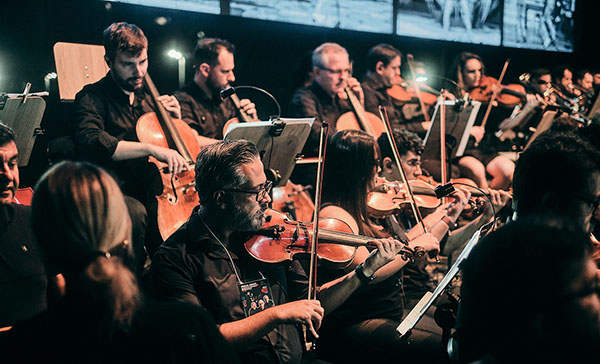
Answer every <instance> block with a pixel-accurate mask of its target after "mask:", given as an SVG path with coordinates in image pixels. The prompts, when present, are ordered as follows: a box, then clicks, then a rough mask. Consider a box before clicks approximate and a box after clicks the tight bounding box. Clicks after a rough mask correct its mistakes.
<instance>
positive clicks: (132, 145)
mask: <svg viewBox="0 0 600 364" xmlns="http://www.w3.org/2000/svg"><path fill="white" fill-rule="evenodd" d="M150 154H151V153H150V146H149V145H148V144H145V143H139V142H130V141H126V140H121V141H119V143H118V144H117V148H116V149H115V152H114V153H113V155H112V159H113V160H115V161H122V160H127V159H134V158H141V157H147V156H149V155H150Z"/></svg>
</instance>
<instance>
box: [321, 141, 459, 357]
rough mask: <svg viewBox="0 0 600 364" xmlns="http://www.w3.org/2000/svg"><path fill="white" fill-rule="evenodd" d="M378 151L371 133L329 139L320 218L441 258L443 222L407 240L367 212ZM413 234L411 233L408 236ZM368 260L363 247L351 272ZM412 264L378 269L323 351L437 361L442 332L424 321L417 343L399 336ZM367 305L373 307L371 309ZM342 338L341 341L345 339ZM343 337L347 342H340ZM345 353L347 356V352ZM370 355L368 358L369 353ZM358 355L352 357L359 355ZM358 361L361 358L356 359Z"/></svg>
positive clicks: (336, 322)
mask: <svg viewBox="0 0 600 364" xmlns="http://www.w3.org/2000/svg"><path fill="white" fill-rule="evenodd" d="M379 158H380V153H379V147H378V145H377V143H376V142H375V140H374V139H373V138H372V137H371V136H370V135H368V134H366V133H364V132H362V131H357V130H344V131H340V132H338V133H336V134H335V135H334V136H333V137H332V138H331V140H330V143H329V145H328V149H327V156H326V161H325V170H324V180H323V203H324V204H323V205H322V210H321V217H329V218H338V219H340V220H342V221H344V222H346V223H347V224H348V225H349V226H351V227H352V229H353V230H354V231H355V232H357V233H360V234H361V235H367V236H378V237H385V236H394V235H398V236H399V237H400V238H401V239H404V240H408V246H409V247H411V248H413V249H415V248H416V247H417V246H420V247H422V248H423V249H424V250H425V251H431V252H435V253H437V252H438V250H439V240H440V239H441V237H443V236H444V234H446V232H447V231H448V226H447V225H446V224H445V223H444V222H439V223H438V224H436V225H435V226H433V227H432V228H431V233H426V234H421V235H420V236H415V237H413V238H412V239H408V238H407V237H406V235H405V234H404V232H403V231H402V230H401V229H397V228H396V227H394V226H385V227H384V226H381V225H378V224H377V223H376V222H374V221H373V220H371V219H370V218H369V216H368V213H367V194H368V192H370V191H371V190H372V189H373V188H374V183H375V177H376V176H377V172H378V169H379V164H380V162H379ZM465 203H466V196H465V195H464V194H461V195H460V196H459V197H458V202H457V203H455V204H454V206H453V207H452V208H450V209H449V210H448V218H447V219H448V220H451V221H452V222H454V221H455V220H456V218H457V217H458V214H460V212H461V211H462V208H463V207H464V205H465ZM410 235H412V234H411V233H409V236H410ZM368 255H369V251H368V250H367V249H366V248H364V247H361V248H358V251H357V252H356V256H355V259H354V261H353V262H352V263H351V264H350V266H349V267H347V268H346V270H349V269H352V268H354V267H356V266H357V265H359V264H361V262H362V261H363V260H364V259H365V258H366V257H367V256H368ZM421 259H423V258H422V257H421ZM407 264H409V262H408V261H407V260H405V259H403V258H402V257H400V256H398V257H397V258H396V259H395V260H394V261H393V262H391V263H389V264H387V265H386V266H385V267H384V268H382V269H380V270H378V271H377V272H376V273H375V277H374V278H373V283H372V284H369V285H368V286H365V287H362V288H361V289H359V290H358V291H357V292H356V293H355V294H354V295H353V296H352V297H350V299H349V300H348V301H347V302H346V303H345V304H344V305H342V306H341V307H340V308H339V309H338V310H337V311H336V312H335V313H333V314H332V315H330V316H329V318H328V319H327V320H326V321H324V328H323V331H322V333H321V340H322V347H323V348H324V349H325V351H326V353H325V354H328V353H329V351H331V352H333V353H335V355H339V352H340V350H336V349H339V347H338V345H342V346H344V350H346V349H347V344H346V343H347V341H346V340H350V341H351V342H356V341H358V342H361V343H365V344H367V346H368V348H367V347H365V348H362V347H361V348H360V349H361V350H362V349H364V350H365V351H364V353H365V354H366V355H369V356H370V357H371V360H375V361H376V359H374V358H373V357H372V355H377V353H379V352H380V350H386V351H392V352H395V353H398V354H400V353H401V355H402V356H403V359H404V358H407V357H410V358H413V359H414V358H416V357H420V358H421V359H423V358H427V357H430V358H433V357H434V356H435V355H439V352H438V350H439V347H438V346H439V343H440V336H439V332H440V330H439V328H436V327H435V324H434V323H433V322H432V321H431V320H427V319H424V320H423V321H422V325H424V326H422V327H419V326H418V327H417V329H415V330H414V331H413V334H412V336H411V338H412V340H413V343H412V344H410V345H407V342H406V341H404V340H400V339H399V338H398V336H397V334H396V332H395V328H396V326H397V325H398V324H399V323H400V320H401V319H402V316H403V314H404V311H403V308H407V309H409V308H411V307H407V306H406V305H405V304H404V302H403V299H402V285H401V281H402V271H403V269H402V268H404V267H405V266H406V265H407ZM319 269H320V273H319V274H320V275H321V277H328V278H327V279H330V278H336V277H339V276H340V275H342V274H343V273H344V271H343V270H331V269H327V268H325V267H320V268H319ZM367 306H368V308H367ZM340 335H341V336H340ZM340 338H342V342H340V341H339V340H340ZM346 352H348V351H347V350H346ZM367 353H368V354H367ZM359 354H360V353H356V352H354V351H352V352H350V353H348V355H353V357H354V355H359ZM354 359H355V360H356V357H354Z"/></svg>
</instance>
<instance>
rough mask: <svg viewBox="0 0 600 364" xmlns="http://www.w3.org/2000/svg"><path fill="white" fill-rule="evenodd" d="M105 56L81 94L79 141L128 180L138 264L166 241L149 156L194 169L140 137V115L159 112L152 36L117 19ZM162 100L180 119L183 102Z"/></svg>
mask: <svg viewBox="0 0 600 364" xmlns="http://www.w3.org/2000/svg"><path fill="white" fill-rule="evenodd" d="M103 35H104V49H105V52H106V54H105V56H104V59H105V61H106V63H107V64H108V67H109V69H110V70H109V72H108V73H107V74H106V76H104V78H102V79H101V80H100V81H98V82H96V83H93V84H90V85H87V86H85V87H84V88H83V89H82V90H81V91H79V93H77V95H76V97H75V105H74V109H75V115H74V125H73V133H74V135H73V140H74V142H75V145H76V148H77V150H78V152H79V154H80V155H81V157H82V158H83V159H85V160H89V161H91V162H94V163H96V164H98V165H100V166H103V167H105V168H107V169H108V170H109V171H110V172H112V173H114V175H115V176H116V177H117V178H118V180H119V182H120V183H121V184H122V189H123V191H124V193H125V194H126V195H127V196H128V198H127V199H126V201H127V205H128V208H129V210H130V213H131V215H132V221H133V236H134V237H133V245H134V250H135V253H136V260H137V264H138V268H140V266H143V265H144V262H145V260H146V259H145V258H146V253H145V250H144V247H145V248H146V249H147V250H148V253H149V255H150V257H151V256H152V255H153V253H154V251H155V250H156V248H158V245H160V243H161V242H162V239H161V237H160V234H159V232H158V225H157V220H156V216H157V212H156V210H157V207H156V205H157V204H156V199H155V197H154V196H155V195H156V194H157V192H160V186H159V185H160V176H159V175H158V173H159V172H158V171H157V168H156V167H155V166H154V165H153V164H151V163H149V162H148V161H147V157H148V156H152V157H154V158H156V159H157V160H159V161H161V162H164V163H167V164H168V171H169V173H172V174H178V173H179V172H181V171H183V170H186V169H187V168H188V166H187V163H186V160H185V159H184V158H183V157H182V156H181V155H180V154H179V153H178V152H177V151H175V150H173V149H169V148H163V147H160V146H156V145H152V144H148V143H141V142H139V140H138V138H137V135H136V129H135V127H136V123H137V120H138V118H140V117H141V116H142V115H144V114H145V113H147V112H154V111H156V105H155V104H154V102H153V100H152V98H151V95H150V93H149V91H148V89H147V87H146V86H145V84H144V81H143V80H144V76H145V75H146V73H147V71H148V40H147V39H146V36H145V35H144V33H143V31H142V30H141V29H140V28H139V27H138V26H136V25H134V24H128V23H124V22H120V23H113V24H111V25H110V26H109V27H107V28H106V29H105V30H104V33H103ZM159 102H160V103H161V104H162V105H163V106H164V108H165V109H166V110H167V111H168V112H169V113H170V114H171V116H173V117H175V118H180V117H181V108H180V106H179V102H178V101H177V99H176V98H175V97H173V96H168V95H163V96H160V97H159Z"/></svg>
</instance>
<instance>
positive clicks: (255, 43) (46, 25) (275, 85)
mask: <svg viewBox="0 0 600 364" xmlns="http://www.w3.org/2000/svg"><path fill="white" fill-rule="evenodd" d="M594 3H595V2H594V1H581V0H580V1H578V2H577V9H576V13H575V27H576V29H575V52H574V53H554V52H546V51H535V50H525V49H514V48H503V47H492V46H482V45H473V44H463V43H453V42H444V41H436V40H425V39H417V38H408V37H399V36H395V35H389V34H375V33H365V32H354V31H349V30H339V29H326V28H318V27H312V26H305V25H294V24H289V23H279V22H269V21H262V20H253V19H244V18H239V17H232V16H219V15H209V14H201V13H190V12H182V11H176V10H166V9H160V8H151V7H144V6H137V5H129V4H122V3H106V2H103V1H95V0H62V1H58V0H55V1H52V0H45V1H42V0H38V1H17V2H12V3H11V4H5V5H3V9H2V10H1V11H0V24H1V25H0V26H1V29H0V92H11V93H17V92H22V90H23V88H24V86H25V83H26V82H31V83H32V84H33V86H32V88H31V91H32V92H36V91H43V90H44V80H43V79H44V76H45V75H46V74H47V73H49V72H52V71H55V66H54V55H53V52H52V47H53V45H54V43H56V42H59V41H60V42H75V43H88V44H102V30H103V29H105V28H106V27H107V26H108V25H109V24H110V23H112V22H115V21H126V22H131V23H135V24H137V25H138V26H140V27H141V28H142V29H143V30H144V32H145V33H146V36H147V37H148V39H149V43H150V44H149V59H150V65H149V72H150V74H151V75H152V78H153V79H154V82H155V83H156V85H157V87H158V89H159V90H160V91H161V92H162V93H171V92H173V91H174V90H175V89H176V88H177V63H176V61H175V60H173V59H171V58H168V57H167V56H166V52H167V50H168V49H171V48H175V49H178V50H180V51H183V52H184V55H185V56H186V58H187V80H190V79H191V77H192V74H193V73H192V72H193V70H192V68H191V66H192V60H191V53H192V51H193V48H194V45H195V43H196V40H197V39H198V33H199V32H203V33H204V34H206V36H209V37H220V38H225V39H228V40H229V41H231V42H232V43H234V44H235V45H236V47H237V53H236V77H237V81H236V85H254V86H258V87H261V88H264V89H266V90H267V91H269V92H271V93H272V94H273V95H274V96H275V97H276V98H277V99H278V100H279V102H280V104H281V106H282V108H283V114H282V116H284V117H285V116H286V109H287V104H288V102H289V100H290V98H291V95H292V93H293V92H294V90H295V89H296V88H297V87H298V86H299V85H300V83H301V82H302V79H303V77H304V76H305V72H306V70H307V69H308V65H309V62H310V59H309V56H310V52H311V51H312V49H313V48H315V47H316V46H318V45H319V44H321V43H323V42H325V41H331V42H337V43H340V44H341V45H342V46H344V47H345V48H346V49H347V50H348V52H349V53H350V56H351V57H352V58H353V60H354V62H355V67H354V70H355V75H357V77H359V78H360V77H361V76H362V75H363V74H364V58H365V55H366V53H367V51H368V49H369V48H370V47H372V46H374V45H376V44H378V43H382V42H386V43H390V44H393V45H394V46H396V47H397V48H399V49H400V50H402V51H403V52H404V53H412V54H413V55H414V57H415V59H416V60H417V61H422V62H424V63H425V64H426V66H427V67H428V69H430V70H437V71H434V72H435V73H437V74H442V75H443V74H445V73H446V68H449V67H450V64H451V62H452V60H453V58H454V57H455V56H456V55H457V54H458V53H460V52H462V51H471V52H474V53H477V54H479V55H481V56H482V58H483V60H484V63H485V65H486V73H487V74H488V75H491V76H495V77H498V75H499V73H500V70H501V68H502V65H503V64H504V62H505V60H506V58H510V59H511V64H510V66H509V68H508V71H507V73H506V76H505V82H504V83H514V82H516V81H517V78H518V76H519V75H520V74H522V73H523V72H527V71H528V70H529V69H531V68H532V67H534V66H547V67H551V66H553V65H556V64H559V63H566V64H569V65H571V66H573V67H575V68H576V69H577V68H583V67H591V68H593V67H597V66H599V65H598V63H599V62H598V60H597V59H596V58H595V57H594V56H595V54H596V52H594V51H593V49H594V48H595V47H596V46H597V41H596V39H595V38H596V35H595V34H593V33H594V31H593V29H594V28H595V27H594V19H593V17H595V14H596V13H595V7H594ZM159 16H164V17H166V18H167V19H168V20H169V21H168V23H167V24H166V25H164V26H160V25H158V24H156V23H155V21H154V19H155V18H157V17H159ZM403 72H404V73H405V74H408V72H407V71H405V70H404V65H403ZM243 92H246V93H247V94H244V93H243ZM239 94H240V96H241V97H251V98H252V99H253V101H255V102H256V103H257V108H258V109H259V116H260V117H261V118H262V119H267V118H268V117H269V115H272V114H274V113H275V111H276V109H275V107H274V106H273V103H272V102H271V101H269V100H268V99H267V98H266V97H263V96H262V95H259V94H256V93H253V91H240V92H239ZM46 102H47V107H46V112H45V115H44V119H43V121H42V127H43V128H44V129H45V135H43V136H40V137H37V140H36V143H35V147H34V151H33V154H32V156H31V159H30V162H29V165H28V166H27V167H24V168H22V170H21V186H23V187H25V186H31V185H32V184H34V183H35V180H36V179H37V178H38V177H39V175H40V174H41V173H43V171H44V170H45V168H46V165H47V162H46V156H45V149H46V146H47V143H48V141H49V140H51V139H53V138H55V137H58V136H61V135H66V134H68V133H69V122H70V112H71V107H72V105H71V104H69V103H61V102H60V101H59V97H58V87H57V83H56V80H52V82H51V87H50V96H49V97H47V98H46Z"/></svg>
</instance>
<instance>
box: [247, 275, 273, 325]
mask: <svg viewBox="0 0 600 364" xmlns="http://www.w3.org/2000/svg"><path fill="white" fill-rule="evenodd" d="M238 287H239V289H240V297H241V299H242V308H243V309H244V314H246V317H250V316H252V315H254V314H255V313H257V312H260V311H262V310H264V309H266V308H269V307H272V306H275V301H273V295H272V294H271V286H269V280H268V279H267V278H261V279H257V280H255V281H250V282H244V283H240V284H238Z"/></svg>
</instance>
